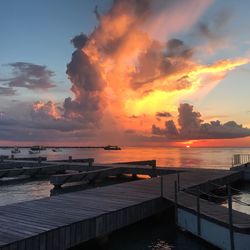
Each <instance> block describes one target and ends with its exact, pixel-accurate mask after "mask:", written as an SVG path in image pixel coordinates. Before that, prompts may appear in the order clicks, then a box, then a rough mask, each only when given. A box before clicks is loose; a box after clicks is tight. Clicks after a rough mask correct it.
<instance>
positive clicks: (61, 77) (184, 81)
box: [0, 0, 250, 147]
mask: <svg viewBox="0 0 250 250" xmlns="http://www.w3.org/2000/svg"><path fill="white" fill-rule="evenodd" d="M249 9H250V2H249V1H247V0H239V1H234V0H228V1H220V0H203V1H199V0H176V1H170V0H154V1H150V0H126V1H125V0H84V1H82V0H73V1H69V0H54V1H49V0H43V1H38V0H37V1H33V0H23V1H19V0H12V1H7V0H2V1H1V2H0V30H1V43H0V144H1V145H17V144H18V145H31V144H34V143H41V144H46V145H78V146H79V145H107V144H115V145H116V144H117V145H121V146H123V145H131V146H133V145H140V146H142V145H145V146H181V147H185V146H194V147H207V146H209V147H241V146H243V147H247V146H250V137H249V136H250V105H249V104H250V103H249V102H250V101H249V100H250V99H249V93H250V85H249V82H248V79H249V76H250V49H249V47H250V33H249V29H250V16H249V13H248V10H249Z"/></svg>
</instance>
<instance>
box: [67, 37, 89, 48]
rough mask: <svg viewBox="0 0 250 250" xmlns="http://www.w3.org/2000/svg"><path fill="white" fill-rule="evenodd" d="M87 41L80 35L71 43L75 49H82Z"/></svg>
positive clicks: (86, 38)
mask: <svg viewBox="0 0 250 250" xmlns="http://www.w3.org/2000/svg"><path fill="white" fill-rule="evenodd" d="M88 39H89V38H88V37H87V35H85V34H83V33H81V34H80V35H77V36H75V37H74V38H73V39H72V40H71V42H72V43H73V45H74V47H75V48H76V49H82V48H83V47H84V46H85V44H86V43H87V41H88Z"/></svg>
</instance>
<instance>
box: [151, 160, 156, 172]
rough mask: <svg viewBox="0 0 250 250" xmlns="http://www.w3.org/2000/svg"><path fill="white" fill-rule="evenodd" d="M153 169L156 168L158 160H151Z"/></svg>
mask: <svg viewBox="0 0 250 250" xmlns="http://www.w3.org/2000/svg"><path fill="white" fill-rule="evenodd" d="M151 166H152V170H156V160H152V161H151Z"/></svg>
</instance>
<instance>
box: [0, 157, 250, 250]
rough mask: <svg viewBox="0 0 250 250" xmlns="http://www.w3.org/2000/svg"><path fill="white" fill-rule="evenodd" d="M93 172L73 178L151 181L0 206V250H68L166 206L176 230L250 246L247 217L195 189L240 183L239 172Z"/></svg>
mask: <svg viewBox="0 0 250 250" xmlns="http://www.w3.org/2000/svg"><path fill="white" fill-rule="evenodd" d="M58 164H59V163H58ZM60 164H64V163H62V162H61V163H60ZM71 164H72V163H71ZM98 165H99V166H98ZM151 165H152V164H151ZM48 167H49V166H48ZM93 167H95V165H93ZM101 167H102V169H100V168H101ZM104 167H105V168H104ZM96 168H99V169H98V170H91V171H85V172H81V173H79V175H81V174H82V176H83V175H89V176H91V175H94V172H95V171H97V172H99V176H100V175H101V174H104V176H108V175H114V174H121V173H122V174H124V173H129V174H147V175H151V176H155V177H153V178H149V179H145V180H136V181H130V182H126V183H121V184H115V185H110V186H105V187H99V188H93V189H88V190H83V191H77V192H72V193H67V194H61V195H58V196H52V197H48V198H43V199H39V200H34V201H28V202H21V203H16V204H11V205H6V206H1V207H0V224H1V228H0V249H1V250H10V249H18V250H19V249H22V250H23V249H25V250H34V249H40V250H43V249H46V250H50V249H51V250H52V249H53V250H55V249H58V250H59V249H68V248H70V247H73V246H77V245H78V244H80V243H84V242H86V241H88V240H91V239H95V238H97V237H101V236H104V235H107V234H110V233H112V232H113V231H115V230H118V229H120V228H123V227H125V226H128V225H131V224H133V223H135V222H138V221H140V220H143V219H145V218H147V217H150V216H152V215H155V214H158V213H160V212H162V211H165V210H166V209H168V208H169V207H175V217H176V224H177V225H178V226H179V227H181V228H183V229H184V230H186V231H188V232H190V233H192V234H194V235H196V236H197V237H200V238H202V239H204V240H205V241H208V242H210V243H211V244H213V245H215V246H217V247H220V248H222V249H247V248H244V246H246V247H248V246H249V245H250V215H247V214H244V213H240V212H237V211H234V210H233V211H232V210H230V209H229V208H227V207H225V206H221V205H219V204H216V203H214V202H212V201H209V200H206V199H202V198H201V195H198V196H197V190H198V191H199V194H201V192H203V193H209V192H211V191H213V190H214V189H216V185H219V186H223V185H228V184H231V183H233V182H235V181H238V180H241V179H242V178H243V174H242V172H241V171H229V170H208V169H185V168H180V169H177V168H158V167H157V166H156V165H153V166H148V163H147V165H146V166H145V165H144V164H141V165H140V164H138V162H137V163H136V162H132V163H131V162H126V163H124V164H117V163H116V164H97V165H96ZM79 175H74V178H78V177H79ZM75 176H78V177H75ZM82 176H81V177H82ZM64 177H65V176H64ZM71 178H73V177H71ZM59 179H60V178H59ZM197 197H198V198H197ZM230 211H232V218H233V220H232V221H231V222H230V220H229V217H228V214H229V212H230ZM232 246H233V248H232Z"/></svg>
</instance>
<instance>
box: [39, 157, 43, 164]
mask: <svg viewBox="0 0 250 250" xmlns="http://www.w3.org/2000/svg"><path fill="white" fill-rule="evenodd" d="M41 162H42V158H41V157H38V164H39V165H41Z"/></svg>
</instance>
